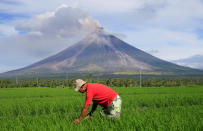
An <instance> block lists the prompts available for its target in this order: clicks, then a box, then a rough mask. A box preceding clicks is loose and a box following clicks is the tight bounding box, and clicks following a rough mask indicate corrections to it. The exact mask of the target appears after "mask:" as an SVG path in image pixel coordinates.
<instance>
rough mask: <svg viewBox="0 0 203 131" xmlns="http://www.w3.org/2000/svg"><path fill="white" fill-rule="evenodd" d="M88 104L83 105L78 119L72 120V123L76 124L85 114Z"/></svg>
mask: <svg viewBox="0 0 203 131" xmlns="http://www.w3.org/2000/svg"><path fill="white" fill-rule="evenodd" d="M89 107H90V105H84V107H83V109H82V111H81V114H80V117H79V118H78V119H75V120H74V123H75V124H77V123H78V122H79V121H81V120H82V118H83V117H84V116H85V114H86V113H87V111H88V109H89Z"/></svg>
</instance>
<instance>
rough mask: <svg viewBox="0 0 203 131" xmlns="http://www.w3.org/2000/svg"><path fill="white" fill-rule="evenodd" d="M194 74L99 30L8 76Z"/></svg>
mask: <svg viewBox="0 0 203 131" xmlns="http://www.w3.org/2000/svg"><path fill="white" fill-rule="evenodd" d="M139 70H142V71H146V72H185V71H195V70H193V69H191V68H187V67H183V66H178V65H175V64H172V63H170V62H167V61H163V60H161V59H158V58H156V57H154V56H152V55H150V54H147V53H145V52H144V51H142V50H139V49H137V48H135V47H133V46H131V45H129V44H127V43H125V42H124V41H122V40H120V39H118V38H117V37H115V36H113V35H111V34H108V33H106V32H104V31H103V30H102V29H100V30H98V31H96V32H94V33H92V34H90V35H89V36H87V37H86V38H85V39H83V40H81V41H80V42H78V43H76V44H74V45H73V46H71V47H69V48H67V49H65V50H63V51H62V52H59V53H58V54H56V55H54V56H51V57H48V58H46V59H44V60H42V61H39V62H37V63H35V64H32V65H30V66H28V67H25V68H22V69H19V70H14V71H10V72H8V73H31V72H41V73H43V72H44V73H63V72H127V71H128V72H130V71H139Z"/></svg>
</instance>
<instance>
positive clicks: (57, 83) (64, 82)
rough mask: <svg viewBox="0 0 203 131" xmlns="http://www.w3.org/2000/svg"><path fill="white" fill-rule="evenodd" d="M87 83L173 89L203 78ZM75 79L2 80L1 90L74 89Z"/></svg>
mask: <svg viewBox="0 0 203 131" xmlns="http://www.w3.org/2000/svg"><path fill="white" fill-rule="evenodd" d="M83 79H84V80H86V81H87V82H92V83H101V84H105V85H108V86H110V87H171V86H173V87H174V86H203V78H147V79H139V78H106V79H105V78H103V79H94V78H91V77H87V78H83ZM74 81H75V79H61V80H60V79H58V80H52V79H50V80H44V79H42V80H41V79H38V78H36V79H32V80H18V79H16V80H14V79H13V80H9V79H5V80H0V88H18V87H19V88H20V87H50V88H57V87H62V88H64V87H74Z"/></svg>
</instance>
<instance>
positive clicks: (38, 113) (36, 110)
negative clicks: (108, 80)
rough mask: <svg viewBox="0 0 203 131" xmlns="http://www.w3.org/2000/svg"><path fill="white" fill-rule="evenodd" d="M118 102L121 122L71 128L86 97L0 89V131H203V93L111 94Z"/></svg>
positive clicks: (65, 91) (97, 120)
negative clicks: (120, 100) (120, 99)
mask: <svg viewBox="0 0 203 131" xmlns="http://www.w3.org/2000/svg"><path fill="white" fill-rule="evenodd" d="M113 89H114V90H116V91H117V92H118V94H119V95H120V96H121V98H122V112H121V119H120V120H115V119H108V118H105V117H102V116H100V113H99V111H100V110H101V107H98V109H97V110H96V112H95V113H94V115H93V117H92V119H90V120H83V121H81V122H80V123H79V124H77V125H75V124H73V120H74V119H75V118H77V117H78V116H79V115H80V112H81V109H82V107H83V105H84V101H85V94H80V93H78V92H75V91H74V90H73V89H71V88H46V87H43V88H14V89H12V88H7V89H0V130H2V131H4V130H9V131H10V130H25V131H27V130H29V131H40V130H41V131H44V130H50V131H52V130H53V131H55V130H65V131H67V130H80V131H83V130H108V131H111V130H112V131H114V130H117V131H125V130H126V131H128V130H160V131H162V130H171V131H176V130H177V131H187V130H192V131H194V130H197V131H198V130H203V87H170V88H164V87H162V88H160V87H159V88H157V87H151V88H138V87H132V88H126V87H115V88H113Z"/></svg>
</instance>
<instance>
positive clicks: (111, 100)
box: [74, 79, 122, 124]
mask: <svg viewBox="0 0 203 131" xmlns="http://www.w3.org/2000/svg"><path fill="white" fill-rule="evenodd" d="M75 91H79V92H81V93H84V92H86V100H85V104H84V107H83V109H82V112H81V114H80V117H79V118H77V119H75V120H74V123H75V124H77V123H78V122H80V121H81V120H82V118H83V117H84V116H85V114H86V113H87V111H88V109H89V107H90V105H91V104H93V106H92V110H91V111H90V112H89V113H88V115H87V116H86V117H85V119H88V118H91V116H92V114H93V113H94V111H95V110H96V108H97V106H98V105H100V106H102V107H103V109H102V110H101V111H100V114H101V115H102V116H107V117H115V118H117V119H119V118H120V112H121V102H122V101H121V98H120V96H119V95H118V93H117V92H115V91H114V90H112V89H111V88H109V87H108V86H105V85H102V84H97V83H87V82H85V81H83V80H81V79H77V80H76V81H75Z"/></svg>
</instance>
